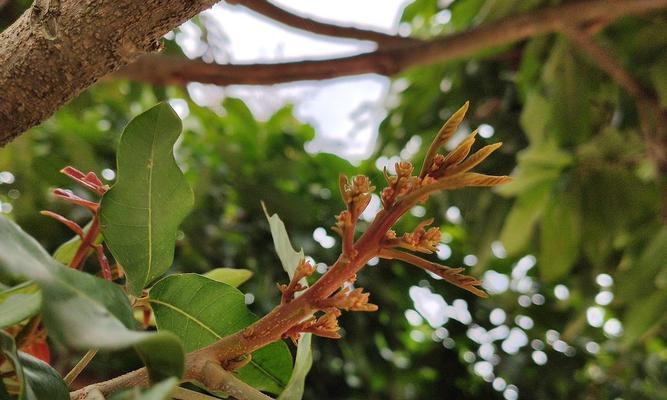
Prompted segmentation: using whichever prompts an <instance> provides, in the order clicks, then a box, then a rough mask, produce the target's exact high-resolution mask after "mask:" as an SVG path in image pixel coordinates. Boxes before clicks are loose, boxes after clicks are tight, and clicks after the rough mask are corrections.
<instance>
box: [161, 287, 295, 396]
mask: <svg viewBox="0 0 667 400" xmlns="http://www.w3.org/2000/svg"><path fill="white" fill-rule="evenodd" d="M149 301H150V304H151V307H152V308H153V312H154V313H155V322H156V325H157V327H158V330H160V331H170V332H173V333H175V334H176V335H177V336H178V337H179V338H181V340H182V341H183V344H184V345H185V349H186V351H187V352H190V351H194V350H197V349H200V348H202V347H205V346H207V345H209V344H211V343H213V342H215V341H217V340H219V339H221V338H223V337H224V336H227V335H230V334H233V333H236V332H238V331H239V330H241V329H243V328H245V327H246V326H248V325H250V324H252V323H253V322H255V321H256V320H257V317H256V316H255V315H254V314H253V313H251V312H250V311H249V310H248V309H247V307H246V306H245V303H244V296H243V293H241V292H240V291H239V290H238V289H235V288H233V287H231V286H229V285H226V284H224V283H221V282H216V281H214V280H212V279H209V278H206V277H204V276H201V275H197V274H182V275H171V276H168V277H166V278H163V279H161V280H160V281H159V282H157V283H156V284H155V285H154V286H153V287H152V288H151V290H150V292H149ZM291 371H292V356H291V354H290V351H289V349H288V348H287V345H286V344H285V343H284V342H282V341H280V342H276V343H272V344H270V345H268V346H266V347H264V348H262V349H260V350H257V351H255V352H254V353H252V359H251V361H250V363H249V364H248V365H246V366H245V367H243V368H241V369H239V370H238V371H236V373H237V374H238V377H239V378H240V379H242V380H243V381H245V382H246V383H248V384H249V385H251V386H253V387H255V388H257V389H259V390H263V391H267V392H270V393H280V391H281V390H282V389H283V388H284V387H285V384H286V383H287V380H288V379H289V377H290V373H291Z"/></svg>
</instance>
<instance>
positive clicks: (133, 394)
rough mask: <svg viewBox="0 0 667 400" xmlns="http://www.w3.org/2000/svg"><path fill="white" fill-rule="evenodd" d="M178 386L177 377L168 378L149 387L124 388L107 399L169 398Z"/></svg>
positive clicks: (143, 399) (166, 399) (146, 399)
mask: <svg viewBox="0 0 667 400" xmlns="http://www.w3.org/2000/svg"><path fill="white" fill-rule="evenodd" d="M177 386H178V379H177V378H173V377H172V378H169V379H166V380H164V381H162V382H160V383H156V384H155V385H154V386H153V387H151V388H150V389H145V390H142V389H140V388H138V387H135V388H133V389H130V390H125V391H123V392H120V393H116V394H114V395H113V396H111V397H109V400H169V399H171V394H172V392H173V391H174V389H176V387H177Z"/></svg>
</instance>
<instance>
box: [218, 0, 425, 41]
mask: <svg viewBox="0 0 667 400" xmlns="http://www.w3.org/2000/svg"><path fill="white" fill-rule="evenodd" d="M227 3H229V4H239V5H242V6H244V7H246V8H249V9H250V10H252V11H254V12H256V13H258V14H261V15H263V16H265V17H268V18H270V19H272V20H274V21H276V22H279V23H281V24H284V25H287V26H291V27H293V28H297V29H300V30H303V31H307V32H310V33H315V34H318V35H325V36H333V37H339V38H347V39H357V40H370V41H373V42H376V43H377V44H378V45H379V46H392V45H394V46H395V45H405V44H415V43H419V42H420V40H418V39H414V38H407V37H401V36H394V35H389V34H386V33H382V32H377V31H372V30H367V29H359V28H354V27H348V26H340V25H334V24H328V23H326V22H320V21H316V20H313V19H310V18H307V17H303V16H300V15H296V14H294V13H291V12H289V11H287V10H285V9H283V8H280V7H277V6H275V5H273V4H271V2H269V1H266V0H227Z"/></svg>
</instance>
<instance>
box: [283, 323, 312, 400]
mask: <svg viewBox="0 0 667 400" xmlns="http://www.w3.org/2000/svg"><path fill="white" fill-rule="evenodd" d="M312 336H313V335H312V334H311V333H306V334H304V335H302V336H301V339H299V345H298V346H297V348H296V358H295V360H294V370H293V371H292V376H291V377H290V379H289V382H287V386H285V390H283V392H282V393H281V394H280V396H278V400H301V398H303V390H304V386H305V384H306V376H307V375H308V372H310V367H311V366H312V365H313V352H312V350H311V341H312V339H313V337H312Z"/></svg>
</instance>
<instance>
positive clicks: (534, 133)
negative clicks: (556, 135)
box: [520, 91, 552, 144]
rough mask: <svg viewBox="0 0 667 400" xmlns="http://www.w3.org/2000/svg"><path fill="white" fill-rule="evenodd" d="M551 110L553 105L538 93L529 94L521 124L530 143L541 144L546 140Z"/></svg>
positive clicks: (522, 112)
mask: <svg viewBox="0 0 667 400" xmlns="http://www.w3.org/2000/svg"><path fill="white" fill-rule="evenodd" d="M551 108H552V106H551V103H549V101H548V100H547V99H546V98H545V97H544V96H542V95H540V94H539V93H538V92H536V91H534V92H531V93H529V94H528V98H527V99H526V104H525V105H524V107H523V109H522V110H521V118H520V122H521V127H522V128H523V131H524V133H525V134H526V137H527V138H528V140H529V141H530V143H532V144H535V143H539V142H542V141H543V140H544V139H545V137H546V134H547V124H548V123H549V119H550V118H551Z"/></svg>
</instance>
